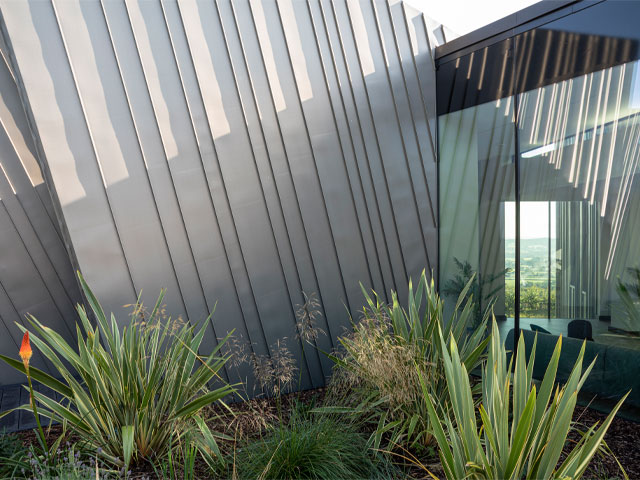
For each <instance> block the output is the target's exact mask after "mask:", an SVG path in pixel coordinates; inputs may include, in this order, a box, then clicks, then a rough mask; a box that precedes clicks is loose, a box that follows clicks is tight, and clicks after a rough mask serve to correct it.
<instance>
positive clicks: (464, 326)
mask: <svg viewBox="0 0 640 480" xmlns="http://www.w3.org/2000/svg"><path fill="white" fill-rule="evenodd" d="M472 284H473V277H472V278H471V280H470V281H469V282H468V283H467V285H466V286H465V288H464V289H463V290H462V291H461V292H460V296H459V297H458V302H457V304H456V306H455V309H454V312H453V314H452V315H451V317H450V318H446V319H445V318H444V313H443V312H444V305H443V301H442V299H441V298H440V296H439V295H438V293H437V292H436V289H435V285H434V282H433V280H431V281H430V282H429V281H428V280H427V277H426V273H425V272H424V271H423V272H422V274H421V276H420V281H419V282H418V285H417V288H416V289H415V290H414V287H413V284H412V282H411V280H410V281H409V297H408V302H407V308H406V309H405V308H403V307H402V306H401V304H400V301H399V300H398V296H397V294H396V293H395V292H392V303H391V304H390V305H387V304H385V303H383V302H381V300H380V298H379V297H378V295H376V294H375V292H374V294H373V296H371V295H369V293H368V292H367V291H366V290H365V289H364V288H363V289H362V290H363V293H364V296H365V298H366V302H367V304H366V306H365V307H364V308H363V314H364V318H363V320H362V321H361V322H360V323H358V324H357V325H354V332H353V333H352V334H350V335H347V336H344V337H341V338H340V339H339V341H340V343H341V345H342V346H343V347H344V352H343V353H342V354H340V355H332V356H331V358H332V360H333V361H334V362H335V364H336V366H337V371H336V374H337V375H335V377H336V379H343V380H345V382H344V383H346V384H347V385H346V388H342V390H343V391H345V392H347V393H346V395H347V396H348V397H349V398H344V397H343V398H335V399H332V398H331V397H332V395H331V393H332V392H330V394H329V402H331V401H332V400H333V403H335V404H337V403H345V402H346V403H347V406H344V405H339V406H338V405H336V406H327V407H324V408H323V409H321V410H322V411H325V412H344V413H347V414H351V415H354V414H355V415H357V416H358V417H360V418H363V419H364V421H367V422H369V423H372V424H373V427H374V433H373V435H372V437H371V443H372V447H373V448H380V446H381V443H382V441H383V439H385V441H386V443H387V444H386V445H384V447H385V448H387V447H389V448H394V447H395V446H399V447H402V448H411V449H416V450H424V449H426V448H430V447H431V445H432V444H433V443H434V441H433V437H432V432H431V427H430V421H429V416H428V414H427V411H426V408H425V404H424V402H423V401H422V390H421V386H420V380H419V377H418V375H417V371H416V369H415V368H414V367H415V365H417V366H418V369H419V371H420V373H421V375H422V376H423V377H424V379H425V381H426V384H427V386H428V387H427V388H428V391H429V394H430V395H431V396H432V397H433V398H434V399H436V401H437V402H438V403H439V404H441V405H447V404H448V390H447V385H446V380H445V376H444V366H443V358H442V347H441V344H440V341H439V337H438V332H439V331H440V332H442V334H443V335H444V337H445V338H446V339H447V340H451V341H452V342H454V343H455V344H456V345H457V347H458V349H459V351H460V352H461V357H462V358H463V361H464V362H465V365H466V367H467V369H468V370H469V371H471V370H473V369H475V368H476V367H478V366H479V365H480V362H481V360H482V358H483V355H484V353H485V351H486V346H487V344H488V342H489V339H488V337H487V336H486V325H487V317H486V316H485V317H484V318H483V320H482V321H481V322H480V324H479V325H478V326H477V327H476V328H475V329H471V331H469V329H468V327H469V326H470V325H471V324H473V323H474V321H475V319H474V308H475V304H474V300H473V298H472V297H470V296H468V295H467V294H468V291H469V288H471V285H472ZM463 303H464V305H463ZM335 384H336V382H334V385H335ZM343 386H344V385H343ZM333 388H341V387H333Z"/></svg>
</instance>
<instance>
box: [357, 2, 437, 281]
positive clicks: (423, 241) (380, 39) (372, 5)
mask: <svg viewBox="0 0 640 480" xmlns="http://www.w3.org/2000/svg"><path fill="white" fill-rule="evenodd" d="M347 7H348V2H347ZM371 8H372V9H373V16H374V18H375V23H376V34H377V37H378V43H379V45H380V51H381V53H382V56H383V58H384V60H385V68H384V72H385V74H386V76H387V82H388V83H389V92H390V93H391V99H392V100H393V107H394V108H393V110H394V113H395V117H396V121H397V122H398V132H399V133H400V141H401V143H402V152H403V153H404V160H405V164H406V166H407V174H408V175H409V184H410V185H411V194H412V196H413V203H414V204H415V208H416V216H417V217H418V225H419V227H420V240H421V241H422V247H423V248H424V253H425V255H426V260H427V265H428V266H429V269H431V261H430V260H429V251H428V250H427V243H426V242H425V239H424V235H425V233H424V232H425V231H424V226H423V225H422V218H421V215H420V207H419V206H418V197H417V195H416V190H415V186H414V184H413V180H412V175H411V166H410V164H409V155H408V153H407V144H406V142H405V138H404V133H403V129H402V123H401V121H400V114H399V113H398V102H397V100H396V95H395V93H394V92H393V82H392V81H391V75H390V73H389V61H388V57H387V53H386V51H385V48H384V42H383V40H382V33H381V31H380V21H379V20H378V13H377V9H376V6H375V0H371ZM409 110H411V109H409ZM412 124H413V121H412ZM414 128H415V125H414ZM416 148H417V150H418V155H420V148H419V146H418V145H416Z"/></svg>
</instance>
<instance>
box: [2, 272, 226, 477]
mask: <svg viewBox="0 0 640 480" xmlns="http://www.w3.org/2000/svg"><path fill="white" fill-rule="evenodd" d="M78 276H79V279H80V283H81V285H82V289H83V291H84V294H85V296H86V298H87V300H88V303H89V305H90V307H91V311H92V312H93V315H94V316H95V319H96V321H97V327H93V326H92V324H91V322H90V321H89V317H88V315H87V311H86V310H85V308H84V307H83V306H78V314H79V316H80V320H81V322H82V330H81V328H80V327H79V326H76V330H77V347H76V348H74V347H72V346H71V345H69V344H68V343H67V342H66V341H65V340H64V339H63V338H62V337H61V336H60V335H59V334H58V333H57V332H55V331H53V330H51V329H50V328H48V327H46V326H45V325H43V324H42V323H40V322H39V321H38V320H37V319H35V318H34V317H28V320H29V323H30V324H31V327H32V330H31V332H32V335H31V340H32V341H33V343H34V344H35V346H36V348H38V349H39V350H40V351H41V352H42V354H43V355H44V356H45V357H46V358H47V359H48V360H49V361H50V362H51V364H52V365H53V366H54V368H55V369H56V370H57V372H58V374H59V375H60V377H61V379H62V380H57V379H56V378H54V377H52V376H50V375H48V374H46V373H45V372H43V371H41V370H38V369H36V368H34V367H31V368H30V370H29V372H30V375H31V376H32V377H33V379H35V380H36V381H39V382H41V383H42V384H44V385H46V386H48V387H49V388H51V389H52V390H55V391H56V392H58V393H60V394H61V395H62V397H63V398H62V400H61V401H56V400H55V399H54V398H52V397H49V396H47V395H45V394H43V393H41V392H34V396H35V399H36V401H37V402H38V403H39V404H40V405H39V408H38V410H39V413H40V414H42V415H44V416H45V417H48V418H51V419H54V418H60V419H63V420H64V421H66V422H67V424H68V426H69V427H70V429H71V430H72V432H74V433H75V434H77V435H78V436H79V437H80V438H81V439H82V440H83V441H84V443H86V445H87V448H88V449H89V451H92V452H99V455H100V456H101V458H103V459H104V460H106V461H108V462H110V463H111V464H114V465H117V466H118V467H121V466H128V464H129V463H130V462H135V461H136V460H141V459H144V460H150V459H153V458H160V457H162V456H164V455H165V454H166V453H167V451H168V449H169V445H170V439H171V437H172V435H173V434H174V432H175V431H177V430H179V429H186V428H189V427H193V428H194V429H197V430H199V431H202V432H203V433H205V434H207V438H208V439H210V436H209V435H208V434H210V432H207V431H206V426H205V425H204V422H200V421H199V420H201V419H200V418H199V417H198V415H197V414H198V412H199V411H200V409H202V407H204V406H205V405H208V404H210V403H212V402H215V401H218V400H220V399H222V398H223V397H225V396H226V395H228V394H230V393H231V392H232V391H233V388H232V387H231V386H229V385H227V384H226V383H224V382H222V381H221V380H220V376H219V374H218V372H219V371H220V369H221V368H222V367H223V365H224V363H225V361H226V358H225V357H220V356H218V350H219V348H220V347H221V346H222V344H223V343H224V341H222V342H220V343H219V344H218V346H217V347H216V349H214V351H213V352H211V354H209V355H208V356H207V357H204V358H203V357H200V356H199V355H198V353H197V352H198V349H199V348H200V344H201V342H202V339H203V337H204V334H205V329H206V328H207V325H208V319H207V322H205V323H204V325H203V326H202V327H201V328H200V329H198V330H196V329H195V327H194V326H189V325H180V324H179V323H175V322H174V323H172V322H171V320H170V319H167V320H166V321H164V319H163V318H162V315H161V313H160V311H161V308H160V306H161V303H162V298H163V295H162V294H161V295H160V297H159V298H158V301H157V302H156V305H155V307H154V309H153V310H152V312H151V313H150V314H149V315H148V316H143V315H142V314H141V312H143V311H144V307H143V306H142V305H141V304H140V302H138V304H136V306H135V308H134V310H133V313H132V315H131V318H130V321H129V323H128V325H127V326H126V327H124V328H123V329H122V330H120V328H119V327H118V324H117V322H116V320H115V317H114V315H113V314H112V315H111V321H110V322H109V321H107V317H106V315H105V312H104V311H103V309H102V307H101V306H100V304H99V303H98V301H97V300H96V298H95V296H94V295H93V293H92V292H91V289H90V288H89V286H88V285H87V284H86V283H85V281H84V279H83V278H82V276H81V275H80V274H79V275H78ZM18 326H19V327H20V328H22V329H23V330H26V329H25V328H24V327H22V326H20V325H18ZM101 337H102V338H101ZM225 340H226V339H225ZM0 358H2V359H3V360H4V361H5V362H7V363H8V364H9V365H11V366H13V367H14V368H16V369H18V370H20V371H22V372H23V373H24V372H25V369H24V366H23V364H22V363H21V362H19V361H17V360H14V359H11V358H8V357H5V356H2V355H0ZM213 380H216V381H218V382H219V383H221V386H220V387H218V388H215V389H213V390H208V389H207V385H208V384H209V383H210V382H212V381H213ZM20 408H22V409H30V407H29V406H28V405H23V406H21V407H20ZM195 425H197V427H196V426H195ZM203 428H204V430H203ZM213 447H214V450H215V445H213ZM214 453H215V452H214Z"/></svg>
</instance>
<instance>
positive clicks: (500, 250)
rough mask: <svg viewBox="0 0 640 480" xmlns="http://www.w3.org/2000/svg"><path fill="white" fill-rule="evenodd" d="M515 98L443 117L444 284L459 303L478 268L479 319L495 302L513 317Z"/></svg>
mask: <svg viewBox="0 0 640 480" xmlns="http://www.w3.org/2000/svg"><path fill="white" fill-rule="evenodd" d="M514 131H515V125H514V115H513V97H508V98H503V99H500V100H497V101H493V102H488V103H484V104H482V105H477V106H475V107H471V108H466V109H464V110H459V111H457V112H452V113H449V114H447V115H443V116H441V117H440V120H439V152H440V166H439V171H440V239H441V241H440V282H441V285H442V286H443V292H444V294H445V297H447V298H448V301H447V302H446V305H447V306H448V307H449V308H451V306H452V305H453V304H455V299H456V298H457V297H458V295H459V293H460V291H461V290H462V288H463V287H464V285H465V284H466V283H467V282H468V280H469V279H470V278H471V276H472V275H473V274H474V273H475V274H476V278H475V281H474V287H473V289H472V292H473V294H474V298H475V299H479V305H478V309H477V311H476V318H478V319H480V318H481V315H482V311H483V310H484V309H486V308H487V307H488V306H489V303H490V302H491V301H493V302H495V303H494V305H493V308H494V312H495V314H496V316H497V317H498V318H499V319H500V320H501V322H500V324H501V325H504V326H505V328H506V322H505V321H504V320H505V319H506V317H507V315H508V311H507V310H508V307H507V295H506V294H507V292H506V290H505V281H506V278H507V275H511V271H512V269H513V265H514V263H515V256H514V255H515V252H514V250H513V239H514V238H515V221H514V215H515V211H514V209H513V202H514V201H515V141H514V138H515V137H514Z"/></svg>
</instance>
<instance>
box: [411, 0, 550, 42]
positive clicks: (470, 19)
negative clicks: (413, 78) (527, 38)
mask: <svg viewBox="0 0 640 480" xmlns="http://www.w3.org/2000/svg"><path fill="white" fill-rule="evenodd" d="M405 1H406V2H407V3H408V4H410V5H413V6H414V7H416V8H418V10H421V11H423V12H425V14H426V15H428V16H429V17H431V18H432V19H434V20H437V21H438V22H440V23H442V24H443V25H445V26H446V27H448V28H450V29H451V30H453V31H454V32H455V33H457V34H459V35H464V34H465V33H469V32H471V31H473V30H476V29H478V28H480V27H482V26H484V25H487V24H489V23H491V22H494V21H495V20H499V19H501V18H503V17H506V16H507V15H509V14H511V13H513V12H517V11H518V10H522V9H523V8H525V7H528V6H529V5H532V4H534V3H537V2H538V0H405Z"/></svg>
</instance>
